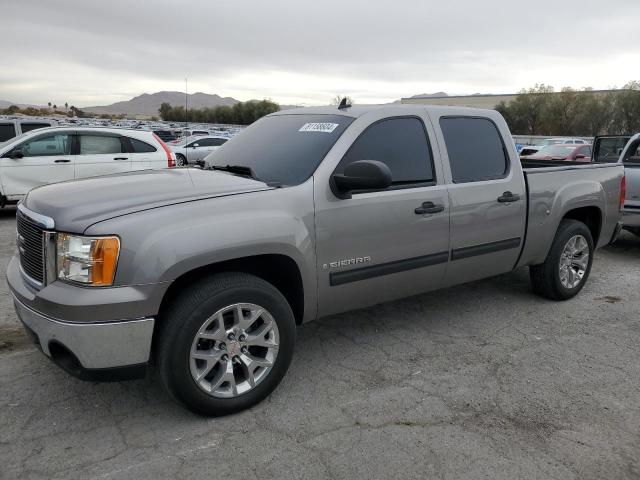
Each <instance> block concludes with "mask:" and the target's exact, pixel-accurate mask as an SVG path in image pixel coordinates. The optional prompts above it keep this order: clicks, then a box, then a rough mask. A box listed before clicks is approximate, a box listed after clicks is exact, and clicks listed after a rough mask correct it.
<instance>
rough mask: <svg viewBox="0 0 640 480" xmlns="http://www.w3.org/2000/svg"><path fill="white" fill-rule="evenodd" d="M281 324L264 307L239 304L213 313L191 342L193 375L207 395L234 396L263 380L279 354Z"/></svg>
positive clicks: (190, 365)
mask: <svg viewBox="0 0 640 480" xmlns="http://www.w3.org/2000/svg"><path fill="white" fill-rule="evenodd" d="M279 343H280V334H279V332H278V325H277V324H276V322H275V320H274V319H273V317H272V316H271V314H270V313H269V312H268V311H267V310H266V309H264V308H262V307H260V306H258V305H254V304H252V303H236V304H234V305H229V306H226V307H224V308H222V309H220V310H218V311H217V312H216V313H214V314H213V315H211V316H210V317H209V318H208V319H207V320H206V321H205V322H204V324H202V326H201V327H200V329H199V330H198V332H197V333H196V335H195V338H194V340H193V343H192V345H191V353H190V356H189V367H190V370H191V377H192V378H193V380H194V381H195V382H196V384H197V385H198V386H199V387H200V388H201V389H202V390H204V391H205V392H206V393H207V394H209V395H211V396H213V397H218V398H233V397H237V396H238V395H242V394H243V393H246V392H248V391H249V390H251V389H253V388H254V387H255V386H256V385H258V384H259V383H260V382H261V381H262V380H264V379H265V378H266V377H267V375H269V372H270V371H271V369H272V368H273V365H274V363H275V361H276V357H277V356H278V346H279Z"/></svg>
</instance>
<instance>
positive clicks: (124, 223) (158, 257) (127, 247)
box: [85, 182, 317, 312]
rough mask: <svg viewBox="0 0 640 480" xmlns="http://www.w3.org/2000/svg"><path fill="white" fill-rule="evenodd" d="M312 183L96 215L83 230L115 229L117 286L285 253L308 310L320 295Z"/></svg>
mask: <svg viewBox="0 0 640 480" xmlns="http://www.w3.org/2000/svg"><path fill="white" fill-rule="evenodd" d="M312 188H313V186H312V185H311V184H310V182H308V183H305V184H302V185H299V186H297V187H290V188H282V189H276V190H267V191H260V192H252V193H246V194H240V195H233V196H228V197H220V198H212V199H207V200H199V201H194V202H186V203H181V204H176V205H171V206H166V207H161V208H155V209H150V210H146V211H143V212H138V213H134V214H130V215H123V216H121V217H117V218H113V219H110V220H107V221H104V222H100V223H98V224H95V225H93V226H91V227H90V228H89V229H88V230H87V231H86V232H85V233H86V234H87V235H112V234H116V235H118V236H120V239H121V252H120V258H119V260H118V267H117V271H116V278H115V283H116V284H117V285H122V286H124V285H141V284H150V283H157V284H160V285H165V286H166V287H165V288H167V287H168V285H170V284H171V282H172V281H173V280H175V279H176V278H178V277H180V276H181V275H183V274H185V273H188V272H190V271H192V270H195V269H197V268H200V267H203V266H207V265H211V264H215V263H218V262H222V261H225V260H232V259H237V258H244V257H251V256H255V255H265V254H279V255H285V256H288V257H290V258H291V259H292V260H293V261H295V263H296V265H297V266H298V269H299V270H300V274H301V277H302V281H303V289H304V292H305V312H309V311H311V310H313V311H314V310H315V307H314V306H315V305H316V297H317V288H316V282H317V280H316V274H315V265H316V259H315V233H314V216H313V196H312ZM307 302H309V308H311V310H308V309H307Z"/></svg>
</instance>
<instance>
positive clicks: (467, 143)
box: [440, 117, 509, 183]
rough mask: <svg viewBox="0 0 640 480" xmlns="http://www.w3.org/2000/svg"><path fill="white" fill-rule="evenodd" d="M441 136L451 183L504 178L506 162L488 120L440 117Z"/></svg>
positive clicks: (497, 132)
mask: <svg viewBox="0 0 640 480" xmlns="http://www.w3.org/2000/svg"><path fill="white" fill-rule="evenodd" d="M440 127H441V128H442V135H443V136H444V141H445V143H446V146H447V152H448V153H449V163H450V165H451V175H452V177H453V182H454V183H467V182H481V181H485V180H495V179H498V178H504V177H505V175H506V174H507V172H508V170H509V160H508V156H507V153H506V149H505V147H504V143H503V142H502V137H501V136H500V132H499V131H498V128H497V127H496V125H495V124H494V123H493V122H492V121H491V120H489V119H488V118H476V117H443V118H441V119H440Z"/></svg>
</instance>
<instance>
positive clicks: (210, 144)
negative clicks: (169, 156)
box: [169, 135, 229, 166]
mask: <svg viewBox="0 0 640 480" xmlns="http://www.w3.org/2000/svg"><path fill="white" fill-rule="evenodd" d="M227 140H229V139H228V138H227V137H222V136H219V135H192V136H190V137H185V138H180V139H178V140H174V141H173V142H170V143H169V148H170V149H171V150H172V151H173V153H175V155H176V162H177V164H178V166H184V165H188V164H190V163H200V162H201V161H202V160H203V159H204V157H206V156H207V155H209V154H210V153H211V152H213V151H214V150H217V149H218V148H219V147H220V146H221V145H222V144H224V143H225V142H226V141H227Z"/></svg>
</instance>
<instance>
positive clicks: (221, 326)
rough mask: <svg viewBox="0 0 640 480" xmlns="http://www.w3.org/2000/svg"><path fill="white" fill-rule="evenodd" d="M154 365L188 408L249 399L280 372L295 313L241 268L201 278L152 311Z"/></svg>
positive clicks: (225, 410) (244, 403)
mask: <svg viewBox="0 0 640 480" xmlns="http://www.w3.org/2000/svg"><path fill="white" fill-rule="evenodd" d="M160 322H161V325H160V328H161V330H160V335H159V339H158V348H157V356H156V360H157V364H158V372H159V375H160V378H161V380H162V383H163V384H164V386H165V387H166V388H167V390H168V391H169V392H170V393H171V394H172V395H173V396H174V397H175V398H176V399H178V400H179V401H180V402H182V403H183V404H185V405H186V406H187V407H188V408H190V409H191V410H193V411H195V412H197V413H200V414H202V415H209V416H219V415H226V414H230V413H234V412H237V411H240V410H244V409H246V408H249V407H251V406H252V405H255V404H256V403H258V402H260V401H261V400H263V399H264V398H265V397H267V396H268V395H269V394H270V393H271V392H272V391H273V390H274V389H275V388H276V386H277V385H278V384H279V383H280V380H282V378H283V377H284V375H285V373H286V372H287V369H288V367H289V364H290V363H291V358H292V356H293V348H294V343H295V320H294V316H293V313H292V311H291V308H290V306H289V304H288V302H287V301H286V299H285V298H284V296H283V295H282V294H281V293H280V292H279V291H278V290H277V289H276V288H275V287H274V286H272V285H271V284H269V283H267V282H265V281H264V280H262V279H260V278H257V277H254V276H252V275H247V274H242V273H229V274H219V275H214V276H212V277H210V278H207V279H205V280H203V281H201V282H200V283H198V284H197V285H195V286H194V287H193V288H191V289H190V290H189V291H188V292H185V293H183V294H182V295H181V296H180V297H179V298H178V299H177V300H176V301H174V302H173V303H172V305H170V307H169V308H168V309H167V312H166V313H165V314H164V315H162V317H161V319H160Z"/></svg>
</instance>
